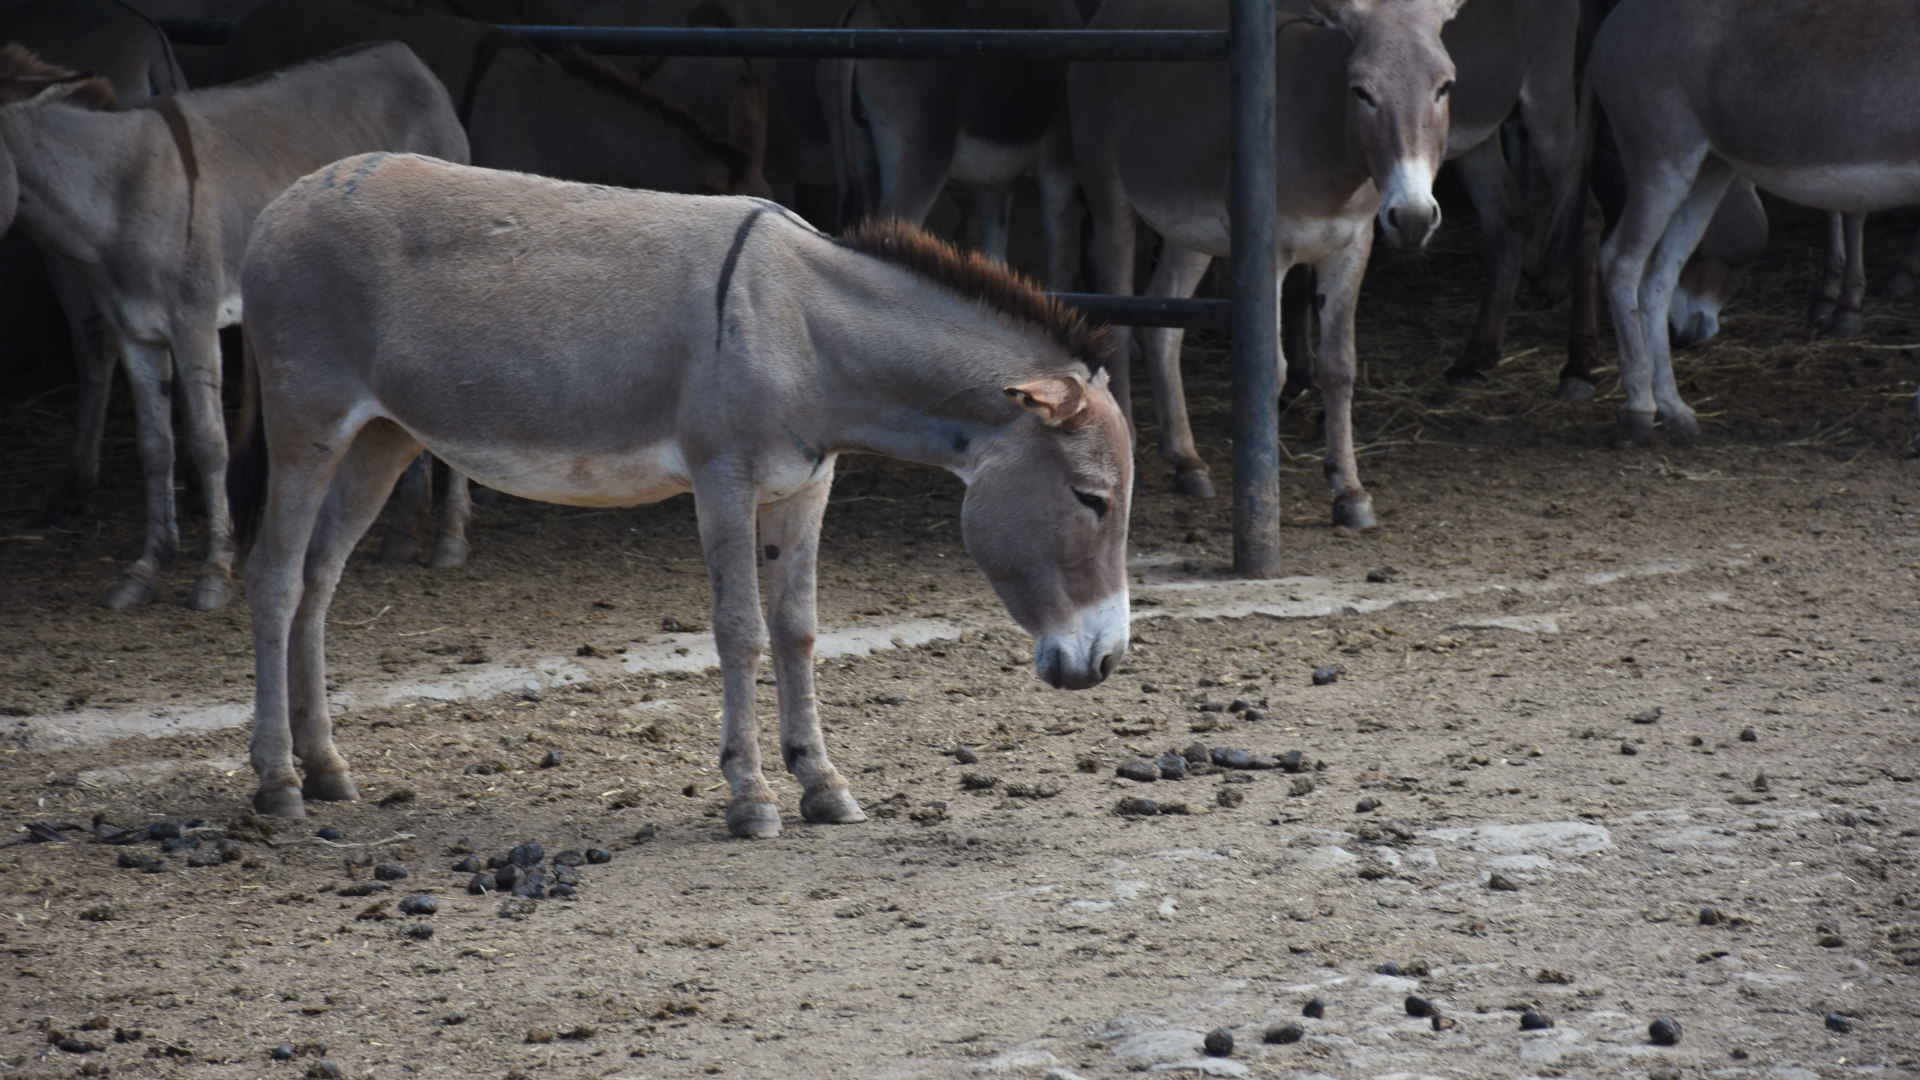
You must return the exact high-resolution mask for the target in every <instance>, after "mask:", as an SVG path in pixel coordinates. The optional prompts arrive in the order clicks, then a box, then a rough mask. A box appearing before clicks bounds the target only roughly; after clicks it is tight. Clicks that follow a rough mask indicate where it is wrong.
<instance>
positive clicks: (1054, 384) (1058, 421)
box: [1001, 374, 1087, 430]
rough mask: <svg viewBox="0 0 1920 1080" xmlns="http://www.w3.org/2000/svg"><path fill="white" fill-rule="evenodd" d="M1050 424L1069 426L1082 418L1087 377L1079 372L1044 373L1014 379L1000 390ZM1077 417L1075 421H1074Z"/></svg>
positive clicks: (1059, 426)
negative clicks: (1022, 380) (1018, 379)
mask: <svg viewBox="0 0 1920 1080" xmlns="http://www.w3.org/2000/svg"><path fill="white" fill-rule="evenodd" d="M1001 392H1002V393H1004V394H1006V395H1007V396H1008V397H1010V398H1012V399H1013V400H1015V401H1017V402H1019V403H1020V407H1021V408H1023V409H1025V410H1027V411H1028V412H1030V413H1032V414H1033V415H1035V416H1037V417H1039V418H1040V422H1041V423H1043V424H1045V425H1047V426H1048V427H1050V428H1067V429H1069V430H1071V429H1072V428H1073V427H1077V426H1078V424H1079V423H1084V422H1085V419H1084V418H1085V416H1086V411H1087V380H1085V379H1083V378H1081V377H1080V376H1079V375H1077V374H1076V375H1048V376H1045V377H1043V378H1039V379H1029V380H1027V381H1026V382H1020V383H1014V384H1013V385H1012V386H1009V387H1007V388H1006V389H1005V390H1003V391H1001ZM1076 421H1077V422H1076Z"/></svg>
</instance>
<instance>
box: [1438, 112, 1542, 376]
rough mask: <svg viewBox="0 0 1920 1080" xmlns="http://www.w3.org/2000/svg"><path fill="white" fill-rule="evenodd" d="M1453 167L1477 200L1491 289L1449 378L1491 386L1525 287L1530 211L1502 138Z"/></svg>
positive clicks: (1489, 142) (1477, 147) (1477, 212)
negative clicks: (1491, 376)
mask: <svg viewBox="0 0 1920 1080" xmlns="http://www.w3.org/2000/svg"><path fill="white" fill-rule="evenodd" d="M1453 167H1454V171H1455V174H1456V175H1458V176H1459V178H1460V181H1461V183H1462V184H1464V185H1465V187H1466V189H1467V196H1468V197H1469V198H1470V199H1472V200H1473V209H1474V213H1476V214H1478V215H1479V217H1480V231H1481V233H1482V234H1483V235H1484V236H1485V238H1486V241H1487V291H1486V293H1485V294H1484V295H1483V296H1482V297H1481V298H1480V314H1479V315H1478V316H1477V317H1476V318H1475V319H1474V324H1473V333H1472V335H1470V336H1469V337H1468V338H1467V344H1466V347H1465V348H1464V349H1462V350H1461V353H1460V356H1459V358H1458V359H1456V360H1455V361H1454V362H1453V366H1452V367H1451V368H1448V369H1447V374H1446V380H1447V382H1448V384H1449V385H1452V386H1457V387H1464V388H1470V389H1471V388H1482V387H1485V386H1486V385H1487V375H1486V373H1487V372H1489V371H1492V370H1493V369H1494V368H1495V367H1496V366H1498V365H1499V363H1500V351H1501V344H1502V343H1503V341H1504V340H1505V338H1506V333H1507V318H1508V316H1509V315H1511V314H1512V312H1513V297H1514V293H1515V292H1516V291H1517V290H1518V289H1519V287H1520V271H1521V269H1522V268H1523V267H1524V265H1525V263H1526V256H1527V224H1528V222H1527V212H1526V207H1525V205H1524V203H1523V196H1522V195H1521V193H1520V188H1519V185H1518V184H1516V183H1515V181H1514V178H1513V172H1512V170H1511V169H1509V168H1508V167H1507V159H1506V154H1505V153H1504V152H1503V151H1502V150H1501V147H1500V140H1499V139H1498V138H1492V139H1488V140H1487V141H1486V142H1483V143H1481V144H1480V145H1479V146H1476V147H1474V148H1473V149H1472V150H1469V151H1467V152H1466V153H1465V154H1464V155H1462V156H1461V157H1460V158H1459V159H1458V160H1456V161H1455V162H1454V163H1453Z"/></svg>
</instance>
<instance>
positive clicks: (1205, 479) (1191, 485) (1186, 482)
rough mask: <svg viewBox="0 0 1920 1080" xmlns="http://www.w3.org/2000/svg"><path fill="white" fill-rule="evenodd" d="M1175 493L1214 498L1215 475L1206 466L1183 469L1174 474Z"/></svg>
mask: <svg viewBox="0 0 1920 1080" xmlns="http://www.w3.org/2000/svg"><path fill="white" fill-rule="evenodd" d="M1173 493H1174V494H1176V495H1191V496H1192V497H1194V498H1196V499H1211V498H1213V477H1211V476H1209V475H1208V474H1207V470H1206V469H1204V468H1199V469H1182V470H1181V471H1180V472H1178V473H1176V474H1174V477H1173Z"/></svg>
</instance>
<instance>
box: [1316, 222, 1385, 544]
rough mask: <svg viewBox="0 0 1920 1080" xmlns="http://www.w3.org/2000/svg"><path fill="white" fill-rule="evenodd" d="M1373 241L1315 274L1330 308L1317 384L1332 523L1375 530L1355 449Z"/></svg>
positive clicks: (1351, 247) (1324, 315)
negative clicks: (1358, 334) (1364, 299)
mask: <svg viewBox="0 0 1920 1080" xmlns="http://www.w3.org/2000/svg"><path fill="white" fill-rule="evenodd" d="M1372 239H1373V238H1372V236H1370V235H1368V234H1367V233H1362V234H1361V235H1360V236H1358V237H1356V238H1354V239H1353V241H1352V242H1351V243H1349V244H1347V246H1346V247H1344V248H1342V249H1341V250H1340V251H1339V252H1338V253H1337V254H1335V255H1334V256H1333V257H1332V258H1330V259H1328V260H1327V261H1326V262H1324V263H1321V264H1320V265H1319V266H1318V267H1316V270H1317V271H1318V272H1319V276H1320V288H1321V294H1322V295H1324V296H1325V297H1326V304H1325V306H1323V307H1322V308H1321V311H1320V355H1319V358H1318V370H1317V371H1316V372H1315V374H1314V382H1315V383H1317V384H1318V385H1319V387H1320V396H1321V397H1322V398H1323V399H1324V401H1325V403H1326V409H1327V419H1326V428H1327V457H1326V465H1325V468H1326V472H1327V479H1328V481H1330V482H1331V483H1332V484H1333V523H1334V524H1335V525H1345V526H1346V527H1347V528H1350V529H1371V528H1373V526H1374V524H1375V522H1374V517H1373V496H1371V495H1369V494H1367V489H1366V488H1365V487H1363V486H1361V484H1360V463H1359V460H1358V458H1357V457H1356V455H1355V454H1354V449H1353V384H1354V380H1355V378H1356V373H1357V369H1358V366H1359V365H1358V363H1357V358H1356V356H1355V353H1354V340H1353V316H1354V308H1355V307H1356V306H1357V304H1358V301H1359V299H1360V279H1361V278H1363V277H1365V276H1366V272H1367V254H1368V251H1369V249H1370V248H1371V247H1372Z"/></svg>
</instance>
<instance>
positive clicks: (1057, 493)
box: [960, 371, 1133, 690]
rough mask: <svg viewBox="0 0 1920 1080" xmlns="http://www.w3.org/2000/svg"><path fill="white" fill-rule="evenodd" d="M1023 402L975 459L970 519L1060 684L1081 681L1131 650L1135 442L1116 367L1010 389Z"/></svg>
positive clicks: (1006, 595) (970, 547)
mask: <svg viewBox="0 0 1920 1080" xmlns="http://www.w3.org/2000/svg"><path fill="white" fill-rule="evenodd" d="M1005 393H1006V395H1007V397H1008V398H1010V399H1011V400H1012V401H1013V402H1015V403H1017V405H1018V406H1019V407H1020V408H1021V409H1023V410H1024V411H1025V413H1024V414H1023V415H1021V416H1018V417H1016V418H1015V419H1014V420H1013V421H1012V422H1011V423H1010V424H1008V425H1007V428H1006V432H1007V434H1006V436H1005V437H1003V438H1000V439H996V440H995V441H994V444H993V445H992V447H991V448H990V449H984V450H983V451H982V452H981V453H980V454H979V455H978V456H977V457H976V459H975V462H974V466H973V469H972V473H971V475H970V476H969V477H968V482H967V495H966V501H965V503H964V504H963V505H962V507H961V511H960V527H961V531H962V533H963V535H964V537H965V540H966V545H967V554H969V555H971V556H972V557H973V560H974V562H976V563H978V564H979V566H980V569H982V570H984V571H985V572H986V575H987V578H988V580H990V581H992V582H993V589H994V591H995V592H997V593H999V594H1000V600H1001V602H1002V603H1004V604H1006V605H1007V611H1008V612H1009V613H1010V614H1011V615H1012V616H1013V617H1014V619H1015V621H1017V622H1019V624H1020V625H1021V626H1023V627H1025V628H1026V629H1027V631H1028V632H1029V633H1031V634H1033V636H1034V637H1035V639H1036V641H1035V644H1034V649H1033V664H1034V668H1035V670H1036V671H1037V673H1038V674H1039V676H1040V677H1041V678H1042V679H1044V680H1046V681H1047V682H1048V683H1049V684H1050V685H1052V686H1054V687H1056V688H1061V689H1067V690H1083V689H1085V688H1087V687H1089V686H1093V685H1095V684H1097V683H1099V682H1100V681H1101V680H1102V679H1104V678H1106V677H1107V676H1108V675H1110V674H1112V672H1113V670H1114V669H1115V668H1117V667H1119V666H1120V661H1121V660H1122V659H1123V658H1125V656H1126V653H1127V639H1128V629H1127V617H1128V607H1127V513H1128V509H1129V502H1130V495H1131V492H1132V487H1133V453H1132V449H1131V446H1130V443H1129V436H1128V433H1127V422H1126V419H1125V418H1124V417H1123V416H1122V415H1121V413H1120V407H1119V406H1118V405H1117V404H1115V403H1114V400H1113V394H1112V393H1111V392H1110V391H1109V390H1108V389H1107V375H1106V372H1104V371H1103V372H1101V373H1100V374H1099V375H1097V376H1095V377H1094V378H1093V379H1091V380H1089V379H1088V378H1087V377H1086V376H1084V375H1082V374H1080V373H1079V372H1078V371H1069V372H1065V373H1061V374H1057V375H1047V376H1042V377H1039V378H1034V379H1028V380H1026V381H1023V382H1019V383H1015V384H1014V385H1012V386H1009V387H1007V388H1006V390H1005Z"/></svg>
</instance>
